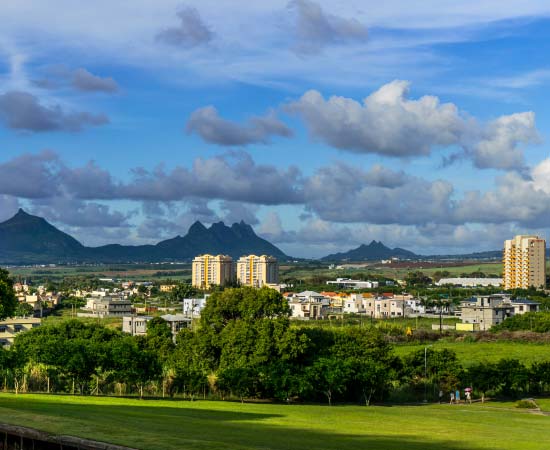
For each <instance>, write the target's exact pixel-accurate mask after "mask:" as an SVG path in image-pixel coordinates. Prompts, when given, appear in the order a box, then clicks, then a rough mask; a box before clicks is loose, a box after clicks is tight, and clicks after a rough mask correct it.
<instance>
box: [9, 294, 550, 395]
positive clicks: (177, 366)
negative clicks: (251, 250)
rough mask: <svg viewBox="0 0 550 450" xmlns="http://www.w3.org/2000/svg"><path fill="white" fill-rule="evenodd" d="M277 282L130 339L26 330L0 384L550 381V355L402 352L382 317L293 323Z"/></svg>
mask: <svg viewBox="0 0 550 450" xmlns="http://www.w3.org/2000/svg"><path fill="white" fill-rule="evenodd" d="M288 316H289V310H288V305H287V303H286V301H284V299H283V298H282V296H281V295H280V294H279V293H277V292H275V291H273V290H270V289H260V290H257V289H252V288H235V289H226V290H224V291H220V292H216V293H214V294H213V295H212V296H211V297H210V298H209V301H208V304H207V307H206V309H205V310H204V312H203V314H202V317H201V319H200V323H198V324H197V325H196V326H195V327H194V328H195V329H193V330H189V329H185V330H183V331H181V332H180V333H179V335H178V336H177V339H176V343H175V344H174V342H173V341H172V336H171V333H170V329H169V327H168V325H167V324H166V323H165V322H164V321H163V320H162V319H160V318H155V319H153V320H152V321H151V322H150V323H149V325H148V330H147V336H143V337H131V336H128V335H125V334H123V333H121V332H120V331H118V330H114V329H112V328H108V327H105V326H103V325H101V324H99V323H95V322H91V323H90V322H82V321H78V320H70V321H66V322H61V323H58V324H55V325H44V326H42V327H39V328H36V329H33V330H31V331H29V332H26V333H22V334H20V335H19V336H18V337H17V338H16V341H15V345H14V346H13V347H12V348H11V349H10V350H9V351H5V350H0V371H1V372H2V373H0V384H3V385H4V387H5V388H9V389H14V390H16V391H47V392H75V393H76V392H78V393H82V394H97V395H99V394H117V395H129V394H139V395H141V396H143V395H144V394H148V395H163V396H164V395H179V396H181V395H185V396H187V397H196V396H201V397H202V396H207V395H208V396H213V397H218V398H240V399H244V398H262V399H275V400H279V401H291V400H292V401H314V402H328V403H329V404H330V403H332V402H335V401H336V402H356V403H364V404H369V403H370V402H372V401H383V400H386V399H388V398H389V399H390V400H399V401H401V400H403V401H404V400H406V401H419V400H422V399H423V398H424V396H426V397H427V398H428V399H430V400H433V399H437V397H438V395H437V394H438V392H439V391H440V390H442V391H444V392H445V394H447V392H450V391H453V390H455V389H461V388H464V387H467V386H472V387H473V388H474V390H475V392H476V393H477V394H479V395H485V394H487V395H505V396H508V397H515V396H524V395H525V394H527V393H544V392H548V391H549V389H550V362H541V363H537V364H534V365H533V367H531V368H526V367H525V366H523V365H522V364H521V363H520V362H518V361H517V360H502V361H500V362H498V363H496V364H481V365H477V366H474V367H470V368H469V369H468V370H465V369H464V368H463V367H462V366H461V364H460V361H458V360H457V357H456V354H455V353H453V352H452V351H450V350H439V351H438V350H434V349H432V348H427V349H426V350H420V351H418V352H415V353H413V354H410V355H408V356H406V357H405V358H403V359H400V358H397V357H396V356H394V354H393V352H392V347H391V345H390V344H389V343H388V341H387V336H385V335H384V334H383V332H382V331H381V330H380V329H378V328H375V327H370V326H369V327H345V328H314V327H296V326H293V327H291V326H290V322H289V318H288Z"/></svg>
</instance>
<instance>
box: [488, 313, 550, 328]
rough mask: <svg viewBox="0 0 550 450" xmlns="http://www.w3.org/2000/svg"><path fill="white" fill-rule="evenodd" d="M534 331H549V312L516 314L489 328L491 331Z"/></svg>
mask: <svg viewBox="0 0 550 450" xmlns="http://www.w3.org/2000/svg"><path fill="white" fill-rule="evenodd" d="M502 330H508V331H524V330H528V331H534V332H537V333H548V332H550V312H546V311H543V312H538V313H526V314H517V315H515V316H513V317H510V318H508V319H506V320H505V321H503V322H502V323H501V324H499V325H495V326H494V327H492V328H491V331H502Z"/></svg>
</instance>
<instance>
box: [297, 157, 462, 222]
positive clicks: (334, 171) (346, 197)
mask: <svg viewBox="0 0 550 450" xmlns="http://www.w3.org/2000/svg"><path fill="white" fill-rule="evenodd" d="M381 170H382V169H380V168H379V169H375V170H374V171H373V170H371V171H364V170H362V169H359V168H355V167H350V166H349V165H346V164H336V165H333V166H330V167H323V168H321V169H319V170H317V171H316V172H315V173H314V174H313V175H312V176H311V177H309V178H308V179H307V180H306V182H305V185H304V197H305V205H306V208H307V209H308V210H310V211H312V212H314V213H315V214H317V215H318V216H319V217H320V218H321V219H323V220H326V221H331V222H350V223H351V222H369V223H379V224H390V223H401V224H421V223H426V222H429V221H433V220H435V221H438V222H442V221H443V222H445V221H447V220H449V219H448V218H449V216H450V215H451V213H452V210H451V209H452V202H451V197H452V194H453V186H452V184H451V183H449V182H447V181H443V180H436V181H427V180H424V179H422V178H418V177H414V176H410V175H404V174H402V173H399V172H392V171H390V170H388V169H384V172H385V183H380V180H379V179H377V176H373V174H374V175H377V174H378V173H379V172H380V171H381ZM390 181H394V182H393V183H390Z"/></svg>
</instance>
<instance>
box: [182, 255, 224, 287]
mask: <svg viewBox="0 0 550 450" xmlns="http://www.w3.org/2000/svg"><path fill="white" fill-rule="evenodd" d="M233 280H234V271H233V258H231V256H227V255H216V256H213V255H208V254H207V255H200V256H197V257H196V258H195V259H193V272H192V284H193V286H194V287H197V288H200V289H209V288H210V287H211V286H223V285H225V284H227V283H230V282H232V281H233Z"/></svg>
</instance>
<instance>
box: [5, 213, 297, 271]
mask: <svg viewBox="0 0 550 450" xmlns="http://www.w3.org/2000/svg"><path fill="white" fill-rule="evenodd" d="M203 253H211V254H220V253H221V254H227V255H230V256H232V257H233V258H238V257H240V256H242V255H248V254H257V255H264V254H267V255H272V256H275V257H276V258H278V259H279V260H287V259H288V256H287V255H285V253H284V252H283V251H281V250H280V249H279V248H277V247H275V246H274V245H273V244H271V243H270V242H268V241H266V240H265V239H262V238H260V237H259V236H258V235H256V233H255V232H254V230H253V229H252V227H251V226H250V225H248V224H246V223H244V222H242V221H241V222H240V223H234V224H233V225H231V226H230V227H229V226H227V225H225V224H224V223H223V222H218V223H214V224H212V225H211V226H210V227H209V228H207V227H205V226H204V225H203V224H202V223H200V222H195V223H194V224H193V225H192V226H191V227H190V228H189V231H188V232H187V234H186V235H185V236H176V237H174V238H172V239H168V240H165V241H161V242H159V243H158V244H156V245H137V246H130V245H119V244H111V245H104V246H101V247H86V246H84V245H82V244H81V243H80V242H78V241H77V240H76V239H75V238H73V237H71V236H70V235H68V234H67V233H64V232H63V231H61V230H59V229H57V228H56V227H54V226H53V225H51V224H50V223H48V222H47V221H46V220H45V219H43V218H41V217H37V216H33V215H30V214H27V213H26V212H25V211H23V210H22V209H20V210H19V211H18V212H17V214H15V216H13V217H12V218H11V219H8V220H7V221H5V222H2V223H0V262H1V263H4V264H44V263H72V262H75V263H76V262H111V263H113V262H159V261H190V260H192V259H193V258H194V257H195V256H196V255H199V254H203Z"/></svg>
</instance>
